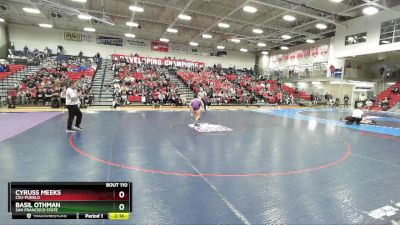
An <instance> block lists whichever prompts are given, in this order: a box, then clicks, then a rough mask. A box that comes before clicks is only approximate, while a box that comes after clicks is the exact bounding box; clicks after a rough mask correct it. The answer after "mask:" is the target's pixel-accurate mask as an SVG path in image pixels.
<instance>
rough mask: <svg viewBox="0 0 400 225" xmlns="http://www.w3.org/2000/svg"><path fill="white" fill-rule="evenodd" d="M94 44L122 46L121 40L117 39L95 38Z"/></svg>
mask: <svg viewBox="0 0 400 225" xmlns="http://www.w3.org/2000/svg"><path fill="white" fill-rule="evenodd" d="M96 42H97V44H103V45H114V46H122V45H123V39H122V38H117V37H108V36H97V38H96Z"/></svg>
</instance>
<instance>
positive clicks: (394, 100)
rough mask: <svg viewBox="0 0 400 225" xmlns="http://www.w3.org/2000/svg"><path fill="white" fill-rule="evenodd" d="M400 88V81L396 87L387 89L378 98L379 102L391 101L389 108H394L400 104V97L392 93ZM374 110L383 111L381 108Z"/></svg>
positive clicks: (375, 107)
mask: <svg viewBox="0 0 400 225" xmlns="http://www.w3.org/2000/svg"><path fill="white" fill-rule="evenodd" d="M395 87H398V88H399V89H400V81H398V82H396V83H395V84H394V85H392V86H390V87H388V88H386V90H384V91H382V92H381V93H379V95H378V96H377V98H378V100H379V101H383V100H384V99H385V98H387V99H388V100H389V108H392V107H393V106H395V105H396V104H397V103H399V102H400V95H399V94H394V93H392V89H393V88H395ZM372 109H374V110H381V108H379V107H377V106H374V107H373V108H372Z"/></svg>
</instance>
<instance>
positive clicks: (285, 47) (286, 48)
mask: <svg viewBox="0 0 400 225" xmlns="http://www.w3.org/2000/svg"><path fill="white" fill-rule="evenodd" d="M281 49H282V50H288V49H289V48H288V47H287V46H282V47H281Z"/></svg>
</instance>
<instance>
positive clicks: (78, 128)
mask: <svg viewBox="0 0 400 225" xmlns="http://www.w3.org/2000/svg"><path fill="white" fill-rule="evenodd" d="M73 129H74V130H75V131H78V130H83V129H82V128H81V127H77V126H75V127H74V128H73Z"/></svg>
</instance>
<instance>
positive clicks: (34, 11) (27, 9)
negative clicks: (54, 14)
mask: <svg viewBox="0 0 400 225" xmlns="http://www.w3.org/2000/svg"><path fill="white" fill-rule="evenodd" d="M22 10H24V11H25V12H27V13H33V14H39V13H40V11H39V9H35V8H27V7H24V8H22Z"/></svg>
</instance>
